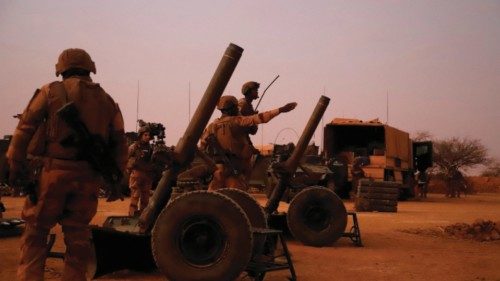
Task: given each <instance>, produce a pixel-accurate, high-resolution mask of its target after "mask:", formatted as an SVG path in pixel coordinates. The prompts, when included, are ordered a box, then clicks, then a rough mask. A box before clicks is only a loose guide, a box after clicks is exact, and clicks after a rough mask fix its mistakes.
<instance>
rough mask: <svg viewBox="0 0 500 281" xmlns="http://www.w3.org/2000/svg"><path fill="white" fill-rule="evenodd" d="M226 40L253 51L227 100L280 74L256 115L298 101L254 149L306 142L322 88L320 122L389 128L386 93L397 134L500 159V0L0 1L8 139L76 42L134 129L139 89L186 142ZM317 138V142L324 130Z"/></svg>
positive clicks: (153, 113)
mask: <svg viewBox="0 0 500 281" xmlns="http://www.w3.org/2000/svg"><path fill="white" fill-rule="evenodd" d="M230 42H232V43H235V44H237V45H239V46H241V47H243V48H244V49H245V51H244V52H243V56H242V58H241V60H240V63H239V65H238V66H237V68H236V71H235V73H234V74H233V77H232V79H231V81H230V82H229V84H228V87H227V88H226V94H234V95H236V96H237V97H238V98H239V97H240V89H241V85H242V84H243V83H244V82H245V81H248V80H256V81H259V82H261V83H262V84H263V86H265V85H267V84H268V83H269V82H270V81H271V80H272V79H273V78H274V77H275V76H276V75H277V74H279V75H280V78H279V79H278V80H277V82H276V83H275V84H274V85H273V86H272V87H271V88H270V90H269V91H268V92H267V94H266V97H265V98H264V100H263V102H262V104H261V106H260V108H259V109H260V110H264V109H272V108H276V107H278V106H281V105H283V104H285V103H286V102H289V101H297V102H298V103H299V106H298V107H297V109H296V110H294V111H292V112H290V113H288V114H286V115H281V116H278V117H277V118H275V119H274V120H272V121H271V123H270V124H268V125H266V126H265V127H264V135H263V137H262V134H260V133H259V134H258V136H257V137H255V138H254V142H255V143H257V144H260V143H261V142H262V140H263V142H264V143H269V142H274V140H275V139H277V141H278V142H288V141H294V142H295V141H297V137H296V136H295V134H294V132H293V130H295V131H297V132H298V133H299V134H300V133H301V131H302V130H303V128H304V126H305V124H306V122H307V120H308V118H309V116H310V114H311V113H312V110H313V108H314V106H315V105H316V103H317V101H318V99H319V97H320V95H321V94H323V93H325V94H326V95H327V96H329V97H330V98H331V99H332V102H331V103H330V106H329V108H328V109H327V112H326V113H325V116H324V124H326V123H327V122H329V121H331V120H332V119H333V118H335V117H346V118H348V117H352V118H359V119H363V120H368V119H374V118H377V117H378V118H380V119H381V120H382V121H384V122H385V121H386V120H387V115H386V93H387V92H389V124H390V125H392V126H395V127H397V128H399V129H402V130H405V131H408V132H410V133H414V132H416V131H423V130H426V131H429V132H431V133H432V134H433V135H434V136H435V137H436V138H447V137H454V136H457V137H471V138H479V139H481V141H482V142H483V144H485V145H486V146H487V147H488V149H489V150H490V153H491V155H492V156H495V157H497V158H500V145H499V142H500V125H499V120H500V113H499V112H500V110H499V107H500V1H458V0H457V1H333V0H327V1H291V0H286V1H285V0H283V1H255V0H253V1H213V0H212V1H151V0H148V1H125V0H116V1H88V0H87V1H68V0H66V1H34V0H33V1H22V0H0V64H1V68H0V90H1V92H2V93H1V95H2V99H1V103H0V114H1V115H0V134H2V135H4V134H11V133H12V132H13V129H14V127H15V125H16V124H17V120H15V119H13V118H12V117H11V116H12V115H14V114H16V113H20V112H21V111H22V110H23V109H24V107H25V106H26V104H27V102H28V100H29V99H30V97H31V96H32V94H33V92H34V90H35V89H36V88H38V87H40V86H42V85H43V84H46V83H48V82H51V81H53V80H56V79H57V78H56V77H55V75H54V72H55V70H54V65H55V63H56V60H57V57H58V55H59V53H60V52H61V51H62V50H63V49H66V48H71V47H78V48H83V49H85V50H87V51H88V52H89V53H90V55H91V56H92V58H93V60H94V61H95V62H96V66H97V74H96V75H94V76H93V79H94V81H97V82H99V83H101V85H102V86H103V87H104V89H105V90H106V91H107V92H108V93H110V94H111V95H112V96H113V97H114V98H115V100H116V101H117V102H118V103H119V104H120V106H121V109H122V111H123V114H124V118H125V125H126V129H127V130H135V120H136V97H137V92H138V86H137V85H138V81H140V82H139V84H140V87H139V88H140V104H139V108H140V109H139V117H140V118H142V119H144V120H146V121H149V122H162V123H164V124H165V126H166V128H167V139H166V141H167V144H176V143H177V141H178V139H179V137H180V136H181V135H182V134H183V132H184V130H185V128H186V125H187V122H188V118H189V105H188V101H189V83H190V84H191V113H193V112H194V110H195V108H196V106H197V104H198V101H199V100H200V98H201V96H202V94H203V93H204V91H205V89H206V87H207V85H208V82H209V81H210V79H211V77H212V74H213V73H214V70H215V68H216V66H217V65H218V63H219V61H220V58H221V56H222V54H223V52H224V50H225V48H226V47H227V46H228V44H229V43H230ZM218 115H219V113H218V112H216V113H215V114H214V116H213V117H216V116H218ZM284 128H291V129H284ZM283 129H284V130H283ZM292 129H293V130H292ZM280 130H283V131H282V132H281V133H280V134H279V135H278V132H279V131H280ZM314 138H315V141H316V143H317V144H320V143H321V138H322V133H321V130H318V131H317V133H316V134H315V136H314Z"/></svg>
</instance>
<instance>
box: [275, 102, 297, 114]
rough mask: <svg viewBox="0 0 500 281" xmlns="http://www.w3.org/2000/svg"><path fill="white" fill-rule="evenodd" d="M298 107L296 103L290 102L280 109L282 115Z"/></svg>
mask: <svg viewBox="0 0 500 281" xmlns="http://www.w3.org/2000/svg"><path fill="white" fill-rule="evenodd" d="M296 106H297V103H296V102H290V103H287V104H285V105H284V106H282V107H280V108H279V111H280V113H283V112H289V111H292V110H294V109H295V107H296Z"/></svg>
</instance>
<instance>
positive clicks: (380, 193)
mask: <svg viewBox="0 0 500 281" xmlns="http://www.w3.org/2000/svg"><path fill="white" fill-rule="evenodd" d="M400 188H401V184H399V183H396V182H391V181H373V180H369V179H362V180H360V181H359V183H358V186H357V193H356V200H355V204H354V207H355V209H356V211H358V212H373V211H377V212H397V211H398V196H399V189H400Z"/></svg>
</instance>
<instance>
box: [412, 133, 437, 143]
mask: <svg viewBox="0 0 500 281" xmlns="http://www.w3.org/2000/svg"><path fill="white" fill-rule="evenodd" d="M412 139H413V140H414V141H428V140H431V139H432V134H431V133H430V132H429V131H416V132H415V134H414V135H413V137H412Z"/></svg>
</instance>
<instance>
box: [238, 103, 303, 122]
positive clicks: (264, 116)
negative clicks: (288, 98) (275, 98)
mask: <svg viewBox="0 0 500 281" xmlns="http://www.w3.org/2000/svg"><path fill="white" fill-rule="evenodd" d="M296 106H297V103H296V102H291V103H287V104H286V105H284V106H282V107H280V108H276V109H273V110H269V111H265V112H262V113H258V114H255V115H250V116H239V117H238V119H236V122H238V125H240V126H242V127H251V126H255V125H258V124H262V123H267V122H269V121H271V119H273V118H274V117H276V116H278V115H279V114H280V113H285V112H289V111H292V110H293V109H295V107H296Z"/></svg>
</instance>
